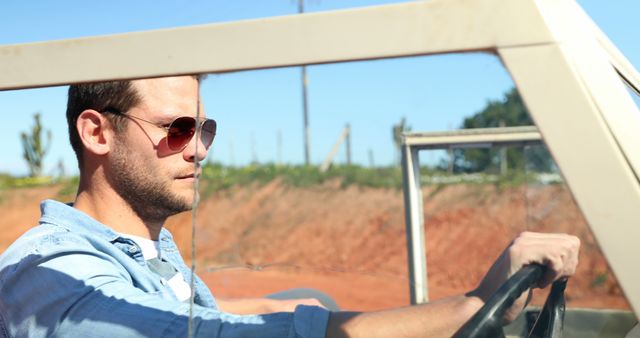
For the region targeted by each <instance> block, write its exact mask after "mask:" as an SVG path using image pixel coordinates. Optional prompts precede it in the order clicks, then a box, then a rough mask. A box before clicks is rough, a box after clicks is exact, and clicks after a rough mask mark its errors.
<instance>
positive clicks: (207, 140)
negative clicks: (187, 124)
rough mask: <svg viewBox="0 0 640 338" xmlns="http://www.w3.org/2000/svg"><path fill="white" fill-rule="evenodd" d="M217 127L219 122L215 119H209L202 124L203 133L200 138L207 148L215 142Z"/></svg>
mask: <svg viewBox="0 0 640 338" xmlns="http://www.w3.org/2000/svg"><path fill="white" fill-rule="evenodd" d="M217 129H218V124H217V123H216V121H215V120H211V119H207V120H205V121H204V123H203V124H202V131H201V132H202V135H201V136H200V138H201V139H202V143H203V144H204V146H205V147H207V149H208V148H209V147H210V146H211V143H213V138H214V137H215V136H216V131H217Z"/></svg>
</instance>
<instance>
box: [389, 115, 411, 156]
mask: <svg viewBox="0 0 640 338" xmlns="http://www.w3.org/2000/svg"><path fill="white" fill-rule="evenodd" d="M410 130H411V127H410V126H408V125H407V121H406V120H405V118H404V117H403V118H402V119H401V120H400V122H399V123H398V124H394V125H393V127H392V128H391V138H392V139H393V144H394V145H395V146H396V160H397V161H398V163H400V161H401V158H402V156H401V152H402V133H403V132H405V131H410Z"/></svg>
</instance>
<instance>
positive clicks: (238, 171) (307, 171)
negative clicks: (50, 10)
mask: <svg viewBox="0 0 640 338" xmlns="http://www.w3.org/2000/svg"><path fill="white" fill-rule="evenodd" d="M420 174H421V176H422V183H423V184H431V185H434V186H436V189H435V190H434V191H433V192H432V194H434V195H435V194H437V193H438V192H439V191H441V189H442V188H444V187H445V186H448V185H455V184H478V185H486V184H493V185H495V186H496V188H498V190H502V189H507V188H510V187H514V186H519V185H522V184H527V183H529V182H533V181H534V180H535V179H534V178H533V176H532V175H531V174H524V173H516V172H510V173H509V174H507V175H504V176H500V175H488V174H484V173H480V174H475V175H476V176H473V177H471V180H469V179H468V178H465V177H464V176H462V175H459V174H447V173H446V172H445V171H442V170H437V169H433V168H429V167H422V168H421V169H420ZM274 179H279V180H281V182H282V183H283V184H285V185H287V186H292V187H309V186H314V185H319V184H322V183H324V182H326V181H327V180H335V179H338V180H340V184H341V186H342V187H343V188H346V187H348V186H352V185H356V186H362V187H371V188H389V189H402V170H401V169H400V167H399V166H388V167H376V168H368V167H362V166H358V165H351V166H346V165H336V166H333V167H331V168H330V169H329V170H328V171H327V172H321V171H320V170H319V169H318V167H316V166H303V165H297V166H292V165H275V164H253V165H248V166H244V167H228V166H224V165H222V164H217V163H208V164H206V165H204V166H203V170H202V179H201V182H200V183H201V191H202V193H203V197H204V198H206V197H208V196H210V195H211V194H212V193H214V192H217V191H225V190H228V189H229V188H231V187H234V186H247V185H250V184H258V185H264V184H267V183H269V182H271V181H273V180H274ZM438 180H439V181H438ZM52 184H58V185H61V187H60V191H59V192H58V197H59V198H70V197H73V196H74V195H75V193H76V190H77V188H78V177H77V176H76V177H69V178H62V179H53V178H51V177H42V178H28V177H13V176H10V175H7V174H0V191H2V190H8V189H15V188H23V187H36V186H47V185H52Z"/></svg>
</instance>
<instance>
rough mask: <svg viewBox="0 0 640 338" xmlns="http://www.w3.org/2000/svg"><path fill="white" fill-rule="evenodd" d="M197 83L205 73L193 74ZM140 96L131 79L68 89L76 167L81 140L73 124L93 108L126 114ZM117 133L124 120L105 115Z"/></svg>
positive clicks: (69, 120)
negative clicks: (82, 114) (81, 114)
mask: <svg viewBox="0 0 640 338" xmlns="http://www.w3.org/2000/svg"><path fill="white" fill-rule="evenodd" d="M192 76H193V78H195V79H196V80H197V81H198V82H199V81H201V80H203V79H204V78H205V77H206V74H204V75H203V74H198V75H192ZM140 101H141V98H140V94H139V93H138V92H137V90H136V89H135V87H134V86H133V82H132V81H131V80H126V81H108V82H95V83H80V84H74V85H71V86H69V96H68V100H67V125H68V127H69V142H71V147H72V148H73V151H74V152H75V153H76V157H77V158H78V166H79V167H80V169H82V149H83V148H82V141H81V140H80V135H78V129H77V127H76V124H77V122H78V116H80V113H82V112H83V111H85V110H87V109H93V110H95V111H98V112H100V113H103V112H105V111H107V110H111V111H120V112H126V111H128V110H130V109H131V108H133V107H135V106H137V105H138V104H140ZM105 116H106V117H107V119H108V120H109V121H110V122H111V124H112V125H113V128H114V130H115V131H116V132H121V131H123V130H125V127H126V125H127V118H126V117H125V116H122V115H120V114H106V115H105Z"/></svg>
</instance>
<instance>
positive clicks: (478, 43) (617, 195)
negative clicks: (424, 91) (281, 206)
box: [0, 0, 640, 316]
mask: <svg viewBox="0 0 640 338" xmlns="http://www.w3.org/2000/svg"><path fill="white" fill-rule="evenodd" d="M603 36H604V34H602V32H600V31H599V29H597V27H596V26H595V25H594V24H593V22H591V20H590V19H589V18H588V16H587V15H586V14H585V13H584V12H583V11H582V9H581V8H580V7H579V6H578V5H577V4H576V3H575V1H573V0H518V1H513V0H431V1H419V2H411V3H403V4H395V5H384V6H375V7H367V8H359V9H350V10H342V11H334V12H321V13H310V14H302V15H292V16H284V17H274V18H266V19H257V20H245V21H238V22H231V23H222V24H211V25H200V26H193V27H183V28H173V29H163V30H156V31H147V32H137V33H126V34H117V35H109V36H99V37H88V38H79V39H69V40H59V41H48V42H38V43H27V44H17V45H6V46H0V74H1V75H0V90H6V89H18V88H32V87H42V86H53V85H61V84H69V83H78V82H90V81H100V80H112V79H129V78H144V77H159V76H168V75H177V74H196V73H222V72H230V71H239V70H249V69H262V68H272V67H286V66H298V65H309V64H322V63H332V62H345V61H355V60H371V59H380V58H392V57H406V56H417V55H432V54H442V53H458V52H477V51H484V52H490V53H495V54H496V55H498V56H499V57H500V58H501V59H502V61H503V63H504V65H505V66H506V68H507V69H508V71H509V72H510V74H511V75H512V77H513V79H514V81H515V83H516V86H517V87H518V89H519V92H520V94H521V95H522V97H523V99H524V102H525V104H526V106H527V108H528V110H529V112H530V114H531V117H532V119H533V120H534V121H535V124H536V125H537V127H538V129H539V130H540V133H541V134H542V136H543V139H544V141H545V143H546V145H547V146H548V148H549V149H550V151H551V153H552V155H553V157H554V159H555V160H556V163H557V164H558V166H559V168H560V170H561V171H562V173H563V175H564V177H565V179H566V181H567V184H568V186H569V188H570V189H571V191H572V193H573V195H574V198H575V199H576V201H577V203H578V205H579V206H580V208H581V210H582V211H583V213H584V216H585V218H586V219H587V221H588V223H589V225H590V227H591V229H592V232H593V234H594V236H595V237H596V239H597V241H598V243H599V245H600V247H601V249H602V251H603V253H604V255H605V257H606V258H607V261H608V263H609V265H610V267H611V269H612V270H613V272H614V274H615V275H616V277H617V279H618V281H619V283H620V285H621V287H622V290H623V292H624V293H625V296H626V298H627V300H628V301H629V303H630V305H631V307H632V308H633V309H634V311H635V313H636V316H637V314H638V310H639V309H640V288H638V287H637V285H638V284H639V282H640V269H638V268H637V262H635V260H636V257H640V246H638V245H633V239H636V240H638V239H640V227H638V226H637V220H638V219H640V208H639V206H640V184H639V180H638V177H639V176H640V174H639V173H640V152H638V151H637V149H638V145H640V133H637V132H636V131H635V129H637V127H638V126H639V125H640V114H639V113H638V107H637V106H636V105H635V103H634V102H633V100H632V98H631V97H630V96H629V93H628V92H627V91H626V88H625V85H624V84H623V82H622V81H621V80H620V76H622V77H623V78H624V79H625V80H626V81H627V82H628V83H629V85H630V86H631V87H633V88H634V89H635V91H636V92H638V91H639V83H640V80H639V79H640V76H639V75H638V73H637V71H636V70H635V69H634V68H633V66H632V65H631V64H630V63H629V62H628V61H627V60H626V59H625V58H624V56H622V54H621V53H620V52H619V51H617V49H615V47H613V45H612V44H610V43H609V42H608V39H606V38H603ZM549 74H553V75H552V76H550V75H549ZM551 79H552V80H551ZM576 149H578V150H581V149H582V150H583V151H576ZM584 149H588V151H586V150H584ZM594 173H597V175H598V178H601V177H604V178H605V179H594Z"/></svg>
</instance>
